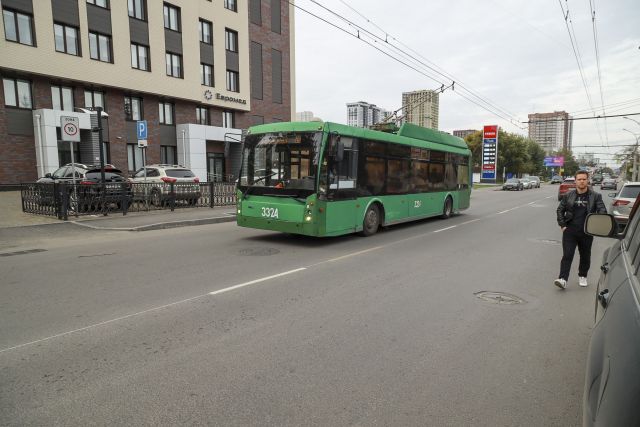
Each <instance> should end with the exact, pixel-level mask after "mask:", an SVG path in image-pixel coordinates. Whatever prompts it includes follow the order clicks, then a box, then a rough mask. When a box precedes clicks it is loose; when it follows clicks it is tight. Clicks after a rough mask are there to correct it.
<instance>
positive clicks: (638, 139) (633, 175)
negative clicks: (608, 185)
mask: <svg viewBox="0 0 640 427" xmlns="http://www.w3.org/2000/svg"><path fill="white" fill-rule="evenodd" d="M629 120H632V119H629ZM633 121H634V122H635V120H633ZM622 130H623V131H626V132H629V133H630V134H631V135H633V137H634V138H635V139H636V146H635V147H634V148H633V166H632V167H633V170H632V173H631V180H632V181H633V182H637V181H638V143H639V142H640V135H638V134H637V133H635V132H631V131H630V130H629V129H622Z"/></svg>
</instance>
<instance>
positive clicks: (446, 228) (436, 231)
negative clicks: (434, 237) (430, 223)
mask: <svg viewBox="0 0 640 427" xmlns="http://www.w3.org/2000/svg"><path fill="white" fill-rule="evenodd" d="M456 227H457V225H452V226H451V227H445V228H441V229H440V230H435V231H434V233H439V232H441V231H445V230H450V229H452V228H456Z"/></svg>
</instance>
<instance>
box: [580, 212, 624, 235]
mask: <svg viewBox="0 0 640 427" xmlns="http://www.w3.org/2000/svg"><path fill="white" fill-rule="evenodd" d="M616 228H617V224H616V220H615V218H614V217H613V215H610V214H589V215H587V220H586V221H585V223H584V231H585V232H586V233H587V234H590V235H592V236H598V237H616V236H615V231H616Z"/></svg>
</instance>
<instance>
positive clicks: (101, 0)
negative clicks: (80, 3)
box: [87, 0, 109, 9]
mask: <svg viewBox="0 0 640 427" xmlns="http://www.w3.org/2000/svg"><path fill="white" fill-rule="evenodd" d="M87 3H90V4H94V5H96V6H100V7H104V8H105V9H108V8H109V2H108V1H107V0H87Z"/></svg>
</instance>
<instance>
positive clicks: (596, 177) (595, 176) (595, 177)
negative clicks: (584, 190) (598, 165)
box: [591, 173, 602, 185]
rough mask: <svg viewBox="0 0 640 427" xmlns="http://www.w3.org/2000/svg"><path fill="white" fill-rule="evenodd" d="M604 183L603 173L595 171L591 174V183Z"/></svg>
mask: <svg viewBox="0 0 640 427" xmlns="http://www.w3.org/2000/svg"><path fill="white" fill-rule="evenodd" d="M601 183H602V174H600V173H594V174H593V175H592V176H591V185H600V184H601Z"/></svg>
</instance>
